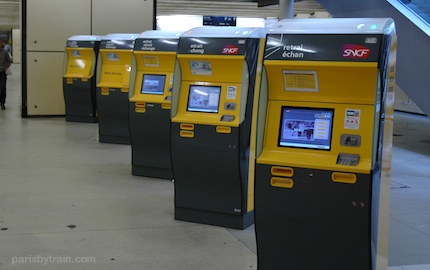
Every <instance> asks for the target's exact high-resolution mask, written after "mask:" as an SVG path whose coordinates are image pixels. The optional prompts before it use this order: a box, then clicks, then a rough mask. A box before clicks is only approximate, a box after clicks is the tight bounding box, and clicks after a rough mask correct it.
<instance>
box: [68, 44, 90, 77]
mask: <svg viewBox="0 0 430 270" xmlns="http://www.w3.org/2000/svg"><path fill="white" fill-rule="evenodd" d="M66 54H67V63H66V72H65V74H64V76H63V77H64V78H82V79H89V78H91V77H92V76H93V75H94V64H95V59H96V56H95V52H94V50H93V49H92V48H71V47H67V48H66Z"/></svg>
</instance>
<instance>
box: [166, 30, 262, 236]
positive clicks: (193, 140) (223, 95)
mask: <svg viewBox="0 0 430 270" xmlns="http://www.w3.org/2000/svg"><path fill="white" fill-rule="evenodd" d="M263 37H264V30H263V29H259V28H240V27H239V28H237V27H228V28H216V27H199V28H194V29H191V30H189V31H187V32H185V33H184V34H183V35H181V37H180V41H179V45H178V54H177V64H176V68H175V75H174V84H173V92H172V110H171V113H172V120H171V122H172V125H171V126H172V131H171V142H172V166H173V171H174V179H175V181H174V183H175V219H178V220H185V221H191V222H198V223H205V224H211V225H218V226H224V227H231V228H237V229H244V228H246V227H248V226H249V225H251V224H252V223H253V197H252V196H250V195H249V194H252V193H253V183H251V182H250V181H249V178H248V168H249V145H250V136H249V134H250V128H251V113H252V106H253V102H252V101H253V93H254V88H255V85H256V83H255V82H256V76H257V73H256V70H257V61H258V55H259V52H260V44H262V43H261V42H263V41H262V40H264V39H263Z"/></svg>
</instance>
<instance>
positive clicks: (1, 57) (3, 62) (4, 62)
mask: <svg viewBox="0 0 430 270" xmlns="http://www.w3.org/2000/svg"><path fill="white" fill-rule="evenodd" d="M4 45H5V44H4V42H3V40H1V39H0V106H1V109H2V110H5V109H6V107H5V105H4V104H5V103H6V79H7V76H6V70H7V69H8V68H9V66H10V62H11V61H10V57H9V53H8V52H7V51H6V50H5V49H4Z"/></svg>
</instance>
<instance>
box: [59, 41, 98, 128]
mask: <svg viewBox="0 0 430 270" xmlns="http://www.w3.org/2000/svg"><path fill="white" fill-rule="evenodd" d="M100 40H101V37H99V36H91V35H82V36H72V37H70V38H69V39H68V40H67V43H66V49H65V50H66V52H65V54H64V75H63V93H64V102H65V107H66V114H65V118H66V121H69V122H86V123H94V122H97V121H98V117H97V102H96V76H95V68H96V63H97V56H98V51H99V48H100Z"/></svg>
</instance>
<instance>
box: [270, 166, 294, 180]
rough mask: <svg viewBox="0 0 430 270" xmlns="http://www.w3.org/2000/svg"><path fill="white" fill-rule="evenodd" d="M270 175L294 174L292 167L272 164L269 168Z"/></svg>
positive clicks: (288, 175)
mask: <svg viewBox="0 0 430 270" xmlns="http://www.w3.org/2000/svg"><path fill="white" fill-rule="evenodd" d="M270 171H271V173H272V175H276V176H285V177H292V176H293V175H294V170H293V168H288V167H279V166H273V167H272V169H271V170H270Z"/></svg>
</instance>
